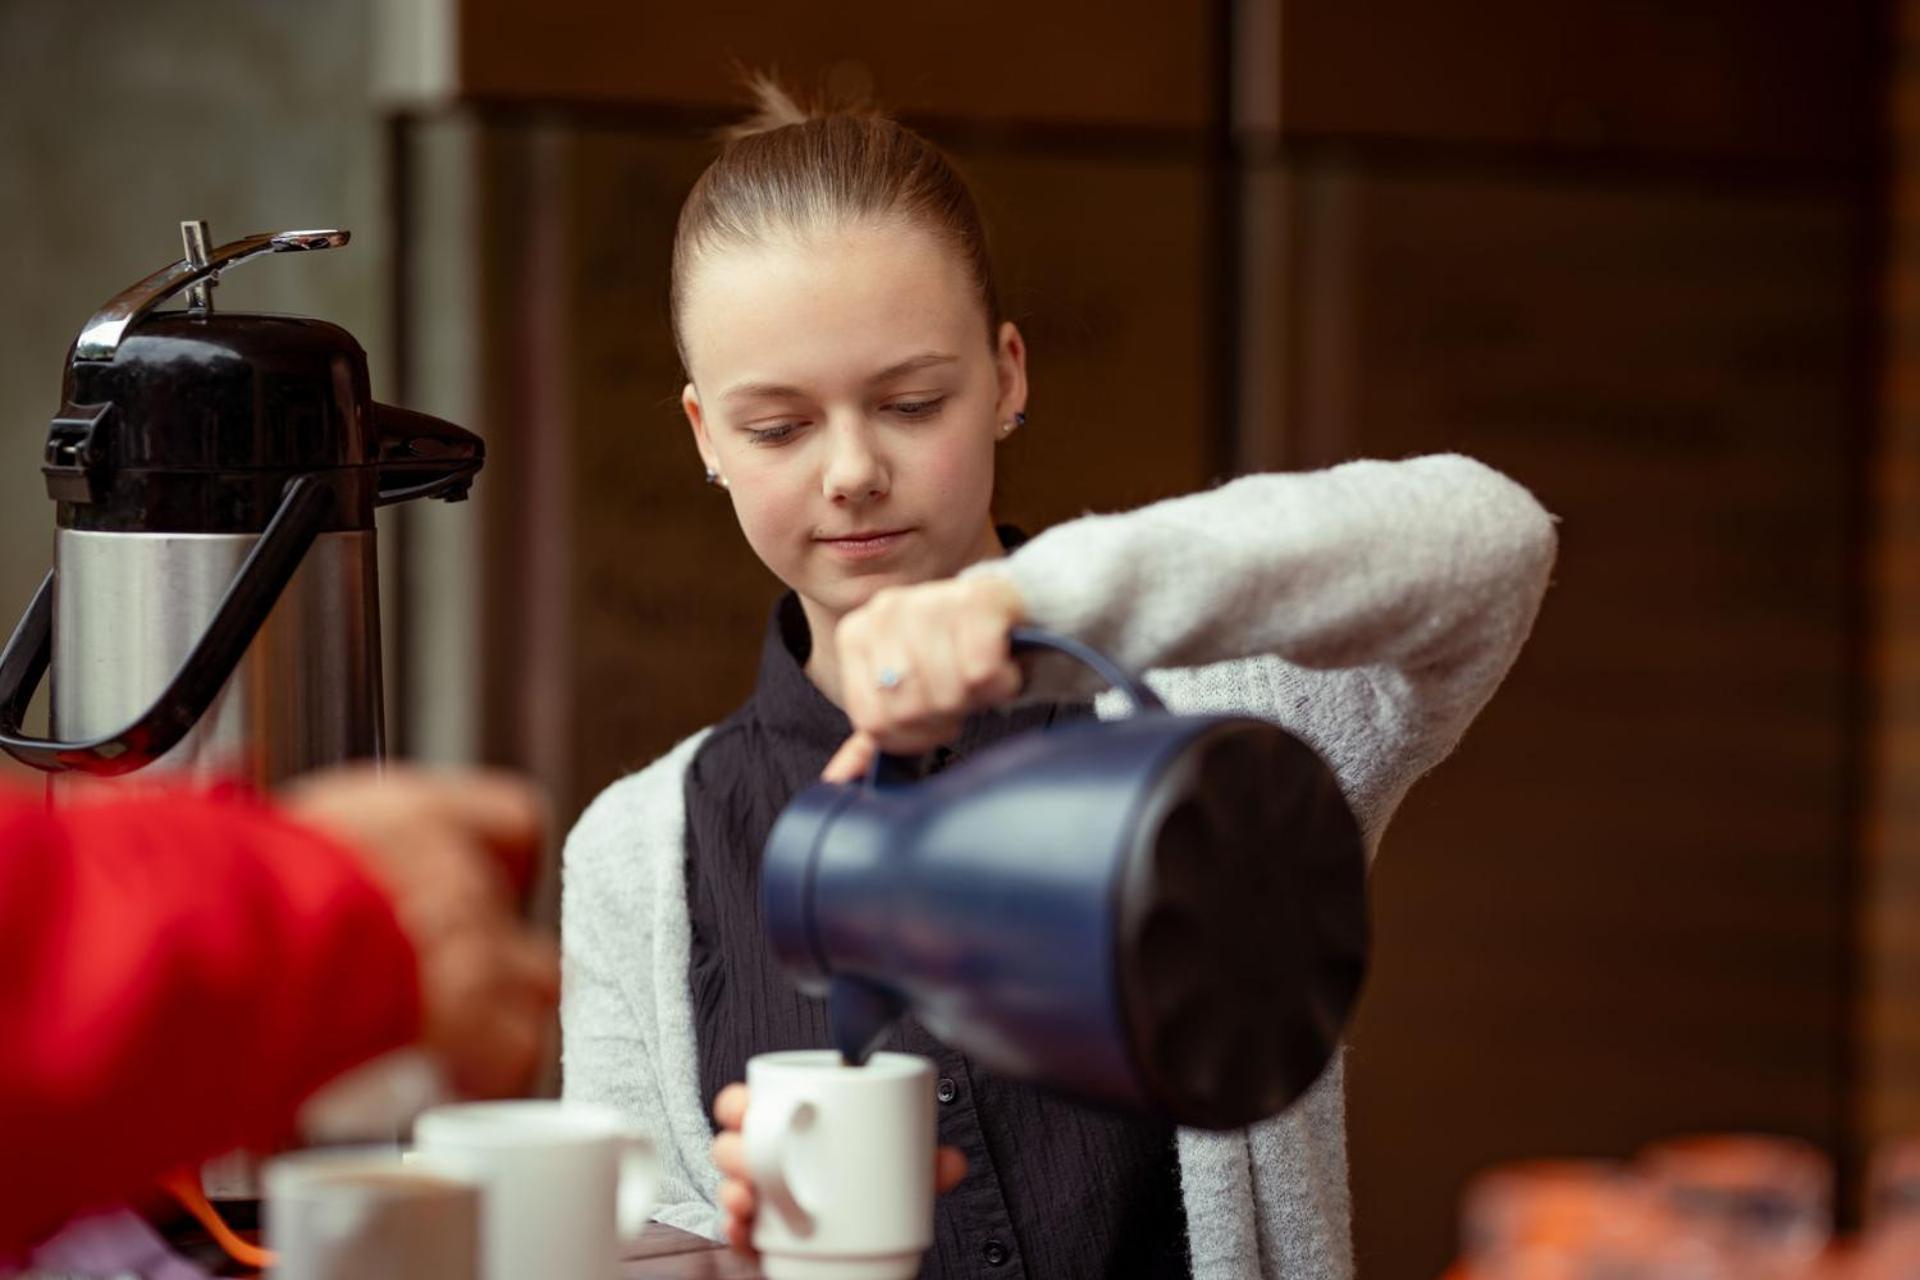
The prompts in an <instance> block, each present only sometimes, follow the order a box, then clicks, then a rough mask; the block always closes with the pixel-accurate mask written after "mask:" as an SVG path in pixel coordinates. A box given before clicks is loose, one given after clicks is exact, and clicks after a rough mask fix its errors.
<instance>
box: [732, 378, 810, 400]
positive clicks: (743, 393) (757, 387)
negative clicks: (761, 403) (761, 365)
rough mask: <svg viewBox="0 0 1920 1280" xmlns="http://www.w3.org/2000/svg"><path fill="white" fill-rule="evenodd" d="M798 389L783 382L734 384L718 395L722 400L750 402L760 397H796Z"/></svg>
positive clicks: (799, 391)
mask: <svg viewBox="0 0 1920 1280" xmlns="http://www.w3.org/2000/svg"><path fill="white" fill-rule="evenodd" d="M800 394H802V392H801V390H800V388H798V387H790V386H788V385H786V384H785V383H784V382H736V383H734V384H733V385H732V386H730V387H728V388H727V389H726V390H725V391H723V392H721V393H720V398H721V399H722V400H750V399H755V398H758V397H761V396H767V397H772V396H797V395H800Z"/></svg>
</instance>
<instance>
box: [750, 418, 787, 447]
mask: <svg viewBox="0 0 1920 1280" xmlns="http://www.w3.org/2000/svg"><path fill="white" fill-rule="evenodd" d="M799 429H800V424H799V423H797V422H783V423H781V424H780V425H779V426H777V427H757V428H756V427H748V428H747V438H748V439H749V440H751V441H753V442H754V443H755V444H779V443H780V442H781V441H783V440H785V439H787V438H788V437H789V436H791V435H792V434H793V433H794V432H796V431H798V430H799Z"/></svg>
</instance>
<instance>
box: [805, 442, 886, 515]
mask: <svg viewBox="0 0 1920 1280" xmlns="http://www.w3.org/2000/svg"><path fill="white" fill-rule="evenodd" d="M831 435H832V441H833V443H832V446H831V449H830V452H829V453H828V455H827V466H826V471H825V472H824V473H823V475H822V476H821V487H822V489H823V490H824V491H825V493H826V496H827V497H828V498H829V499H831V500H833V501H835V502H860V501H864V500H867V499H872V498H878V497H882V496H884V495H885V494H886V492H887V488H888V483H889V482H888V476H887V466H886V461H885V459H883V458H882V457H881V456H880V451H879V450H878V449H876V448H874V442H873V438H872V434H871V433H870V432H869V431H868V430H867V428H866V426H865V424H847V425H844V426H835V427H833V428H832V429H831Z"/></svg>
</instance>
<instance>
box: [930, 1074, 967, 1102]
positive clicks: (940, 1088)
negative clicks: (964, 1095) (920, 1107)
mask: <svg viewBox="0 0 1920 1280" xmlns="http://www.w3.org/2000/svg"><path fill="white" fill-rule="evenodd" d="M933 1096H934V1097H936V1098H938V1099H940V1101H942V1102H952V1101H953V1100H954V1099H955V1098H957V1097H959V1096H960V1086H959V1085H957V1084H955V1083H954V1082H953V1077H951V1076H941V1077H940V1083H939V1084H937V1085H935V1086H934V1089H933Z"/></svg>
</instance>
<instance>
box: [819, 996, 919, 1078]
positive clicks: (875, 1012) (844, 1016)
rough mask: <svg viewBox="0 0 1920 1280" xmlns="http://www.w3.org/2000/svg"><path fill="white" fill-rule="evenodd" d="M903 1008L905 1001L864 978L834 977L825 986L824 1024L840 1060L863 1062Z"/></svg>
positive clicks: (854, 1064)
mask: <svg viewBox="0 0 1920 1280" xmlns="http://www.w3.org/2000/svg"><path fill="white" fill-rule="evenodd" d="M906 1011H907V1002H906V1000H905V999H904V998H903V997H901V996H900V995H898V994H897V993H895V992H894V991H892V990H890V989H889V988H887V987H883V986H881V985H880V984H879V983H876V982H869V981H868V980H866V979H865V978H847V977H839V978H835V979H834V980H833V981H832V982H831V983H829V984H828V986H827V1027H828V1030H829V1031H830V1032H831V1034H832V1036H833V1047H834V1048H836V1049H838V1050H839V1051H840V1058H841V1061H843V1062H845V1063H846V1064H847V1065H848V1066H850V1067H859V1066H864V1065H866V1061H867V1058H868V1056H869V1055H871V1054H872V1053H873V1051H874V1050H875V1049H877V1048H879V1047H880V1042H881V1041H882V1040H884V1039H886V1036H887V1032H888V1031H889V1030H891V1029H892V1027H893V1024H894V1023H895V1022H897V1021H899V1018H900V1015H901V1014H903V1013H905V1012H906Z"/></svg>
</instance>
